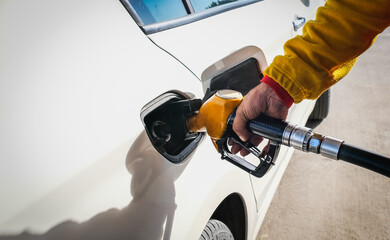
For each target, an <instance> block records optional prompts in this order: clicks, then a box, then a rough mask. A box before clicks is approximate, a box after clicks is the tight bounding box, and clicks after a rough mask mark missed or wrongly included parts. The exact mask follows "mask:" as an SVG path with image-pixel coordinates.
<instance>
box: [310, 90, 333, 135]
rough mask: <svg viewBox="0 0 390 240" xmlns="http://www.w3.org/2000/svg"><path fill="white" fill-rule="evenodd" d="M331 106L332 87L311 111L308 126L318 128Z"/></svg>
mask: <svg viewBox="0 0 390 240" xmlns="http://www.w3.org/2000/svg"><path fill="white" fill-rule="evenodd" d="M329 107H330V89H328V90H326V91H325V92H324V93H323V94H322V95H321V96H320V97H319V98H318V99H317V102H316V105H315V106H314V109H313V111H312V112H311V114H310V116H309V119H308V120H307V123H306V127H309V128H316V127H317V126H318V125H320V123H321V122H322V120H324V119H325V118H326V117H327V116H328V113H329Z"/></svg>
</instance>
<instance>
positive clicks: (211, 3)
mask: <svg viewBox="0 0 390 240" xmlns="http://www.w3.org/2000/svg"><path fill="white" fill-rule="evenodd" d="M231 2H237V0H191V4H192V7H193V8H194V11H195V12H202V11H205V10H207V9H210V8H213V7H218V6H221V5H223V4H226V3H231Z"/></svg>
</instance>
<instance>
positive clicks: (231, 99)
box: [187, 90, 243, 151]
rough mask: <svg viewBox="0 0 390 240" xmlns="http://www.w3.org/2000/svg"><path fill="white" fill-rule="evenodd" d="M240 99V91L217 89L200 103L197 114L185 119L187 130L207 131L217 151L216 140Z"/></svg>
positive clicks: (220, 135) (223, 130)
mask: <svg viewBox="0 0 390 240" xmlns="http://www.w3.org/2000/svg"><path fill="white" fill-rule="evenodd" d="M242 99H243V96H242V94H241V93H240V92H237V91H234V90H219V91H218V92H217V93H215V94H214V95H213V96H212V97H211V98H210V99H209V100H207V101H206V102H205V103H204V104H203V105H202V107H201V108H200V110H199V113H198V114H197V115H195V116H193V117H191V118H189V119H188V120H187V128H188V130H189V131H190V132H206V131H207V134H208V135H209V136H210V138H211V140H212V141H213V144H214V146H215V148H216V149H217V151H218V150H219V149H218V146H217V143H216V142H217V141H218V140H219V139H220V138H221V137H222V135H223V133H224V132H225V130H226V127H227V121H228V118H229V116H230V114H231V113H232V112H233V111H234V109H236V108H237V107H238V105H240V103H241V102H242Z"/></svg>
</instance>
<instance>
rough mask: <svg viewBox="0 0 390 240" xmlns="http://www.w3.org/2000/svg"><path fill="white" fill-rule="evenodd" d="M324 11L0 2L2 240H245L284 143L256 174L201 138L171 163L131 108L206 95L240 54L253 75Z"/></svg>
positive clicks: (193, 1) (270, 5) (293, 116)
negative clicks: (166, 97)
mask: <svg viewBox="0 0 390 240" xmlns="http://www.w3.org/2000/svg"><path fill="white" fill-rule="evenodd" d="M321 4H323V1H320V0H272V1H270V0H263V1H261V0H257V1H256V0H238V1H237V0H236V1H234V0H226V1H212V0H211V1H208V0H187V1H179V0H171V1H157V0H144V1H134V0H123V1H122V2H120V1H118V0H115V1H114V0H111V1H109V0H94V1H91V0H84V1H79V0H68V1H58V0H38V1H17V0H2V1H1V2H0V19H1V20H0V36H1V37H0V53H1V54H0V161H1V167H0V176H1V177H0V179H1V181H0V194H1V196H0V239H43V238H45V239H199V238H200V237H201V234H202V232H203V231H204V233H203V234H205V232H210V231H211V230H214V231H218V229H220V230H223V231H222V232H225V233H227V234H228V235H227V237H234V239H255V238H256V236H257V234H258V231H259V228H260V226H261V223H262V221H263V218H264V216H265V214H266V211H267V209H268V206H269V204H270V202H271V200H272V197H273V195H274V192H275V190H276V188H277V186H278V183H279V181H280V179H281V177H282V175H283V173H284V171H285V168H286V166H287V164H288V162H289V159H290V157H291V154H292V152H293V149H292V148H286V147H282V148H281V150H280V153H279V157H278V158H277V159H276V162H275V163H276V164H275V166H274V167H273V168H272V169H271V170H270V171H269V172H268V173H267V174H266V175H265V176H264V177H262V178H256V177H254V176H252V175H250V174H248V173H247V172H245V171H242V170H241V169H239V168H237V167H235V166H234V165H233V164H230V163H229V162H227V161H223V160H221V159H220V154H219V153H218V152H217V151H216V150H215V148H214V146H213V144H212V143H211V141H210V139H209V138H208V137H207V136H202V137H201V138H199V143H198V145H197V147H196V148H195V149H193V151H191V152H190V153H189V154H187V155H186V157H185V159H181V160H180V163H178V164H175V163H172V162H170V161H168V160H167V159H166V158H165V157H163V156H162V155H161V154H160V153H159V152H158V151H156V150H155V148H154V147H153V146H152V144H151V142H150V140H149V138H148V136H147V134H146V133H145V130H144V126H143V124H142V121H141V119H140V111H141V109H142V107H143V106H144V105H145V104H147V103H148V102H149V101H151V100H152V99H154V98H155V97H157V96H159V95H160V94H162V93H164V92H166V91H169V90H172V89H177V90H180V91H182V92H188V93H191V94H193V95H194V96H196V97H197V98H202V97H203V95H204V91H205V90H207V88H209V87H210V84H211V83H212V81H213V80H212V79H213V77H215V76H220V75H221V74H223V73H224V72H226V71H228V70H229V69H231V68H233V67H234V66H236V65H237V64H239V63H241V62H243V61H245V60H248V59H250V58H255V59H256V60H257V61H258V63H259V65H260V66H259V69H260V71H261V70H263V69H264V68H265V67H266V65H267V62H268V63H269V62H271V61H272V59H273V58H274V57H275V56H276V55H277V54H281V53H283V49H282V46H283V43H284V42H285V41H286V40H287V39H289V38H291V37H293V36H294V35H296V34H298V33H299V32H300V31H301V27H302V26H303V23H304V22H305V21H308V20H309V19H312V18H314V16H315V12H316V9H317V7H318V6H320V5H321ZM247 46H249V47H247ZM221 59H222V60H221ZM202 73H203V74H202ZM314 104H315V102H314V101H303V102H302V103H300V104H298V105H293V106H292V108H291V110H290V112H289V116H288V121H291V122H294V123H296V124H300V125H304V124H305V123H306V120H307V119H308V117H309V115H310V113H311V112H312V109H313V107H314ZM207 224H209V226H210V227H211V228H213V229H211V230H210V228H209V227H207V228H205V226H206V225H207ZM204 229H205V230H204ZM205 236H207V234H206V235H202V237H205ZM227 239H228V238H227Z"/></svg>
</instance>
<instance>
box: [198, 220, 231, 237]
mask: <svg viewBox="0 0 390 240" xmlns="http://www.w3.org/2000/svg"><path fill="white" fill-rule="evenodd" d="M199 240H234V237H233V234H232V232H231V231H230V230H229V228H228V227H227V226H226V225H225V224H224V223H223V222H221V221H218V220H215V219H210V220H209V221H208V223H207V224H206V227H205V228H204V229H203V232H202V234H201V235H200V238H199Z"/></svg>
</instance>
